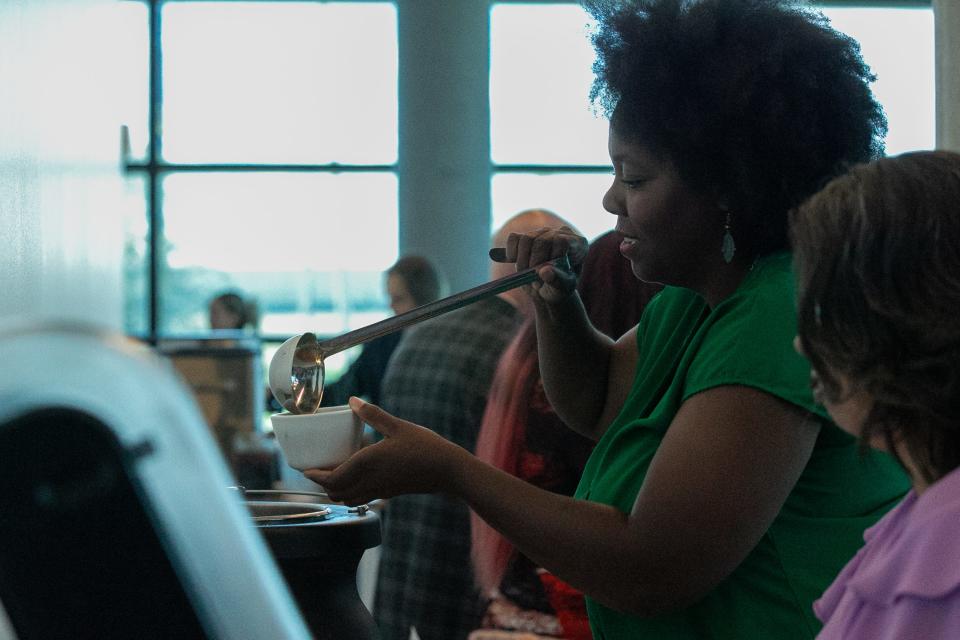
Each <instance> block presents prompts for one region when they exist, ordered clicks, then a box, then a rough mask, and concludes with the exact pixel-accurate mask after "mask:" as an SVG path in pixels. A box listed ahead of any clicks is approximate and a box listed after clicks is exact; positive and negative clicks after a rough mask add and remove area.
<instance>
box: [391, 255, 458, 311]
mask: <svg viewBox="0 0 960 640" xmlns="http://www.w3.org/2000/svg"><path fill="white" fill-rule="evenodd" d="M387 275H395V276H397V277H398V278H401V279H402V280H403V282H404V283H405V284H406V285H407V291H409V292H410V297H412V298H413V300H414V303H416V305H417V306H420V305H424V304H427V303H428V302H433V301H434V300H436V299H437V298H439V297H441V296H442V295H443V294H444V291H445V290H446V282H445V281H444V279H443V275H442V274H441V273H440V271H439V270H438V269H437V267H436V266H434V264H433V262H431V261H430V260H429V259H427V258H424V257H423V256H414V255H410V256H403V257H402V258H400V259H399V260H397V261H396V262H395V263H394V264H393V266H392V267H390V268H389V269H387Z"/></svg>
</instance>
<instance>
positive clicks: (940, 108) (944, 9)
mask: <svg viewBox="0 0 960 640" xmlns="http://www.w3.org/2000/svg"><path fill="white" fill-rule="evenodd" d="M933 11H934V17H935V18H934V19H935V23H936V27H935V34H936V60H937V62H936V65H937V148H938V149H949V150H951V151H960V2H958V1H957V0H933Z"/></svg>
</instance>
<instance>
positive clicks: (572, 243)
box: [505, 227, 588, 303]
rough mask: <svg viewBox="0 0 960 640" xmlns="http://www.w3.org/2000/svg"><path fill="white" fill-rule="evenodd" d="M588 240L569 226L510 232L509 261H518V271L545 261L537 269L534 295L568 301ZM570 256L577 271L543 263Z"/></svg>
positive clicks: (507, 251)
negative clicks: (527, 231) (537, 277)
mask: <svg viewBox="0 0 960 640" xmlns="http://www.w3.org/2000/svg"><path fill="white" fill-rule="evenodd" d="M587 245H588V243H587V239H586V238H584V237H583V236H580V235H578V234H577V233H575V232H574V231H573V230H572V229H571V228H570V227H559V228H542V229H538V230H536V231H533V232H530V233H511V234H510V235H509V236H508V237H507V244H506V247H505V248H506V260H507V262H515V263H516V265H517V270H518V271H522V270H523V269H527V268H529V267H532V266H535V265H538V264H542V265H543V266H542V267H540V269H539V270H538V271H537V275H538V276H539V277H540V281H539V282H535V283H534V284H533V290H534V296H535V298H540V299H541V300H543V301H544V302H548V303H555V302H560V301H561V300H565V299H566V298H568V297H569V296H570V295H571V294H573V292H574V291H576V288H577V274H576V273H575V272H578V271H579V269H578V267H579V266H580V265H581V264H582V263H583V259H584V258H585V257H586V255H587ZM564 255H565V256H567V258H568V259H569V260H570V266H571V267H573V269H574V271H566V270H564V269H558V268H557V267H554V266H553V265H548V264H543V263H545V262H549V261H550V260H553V259H555V258H559V257H561V256H564Z"/></svg>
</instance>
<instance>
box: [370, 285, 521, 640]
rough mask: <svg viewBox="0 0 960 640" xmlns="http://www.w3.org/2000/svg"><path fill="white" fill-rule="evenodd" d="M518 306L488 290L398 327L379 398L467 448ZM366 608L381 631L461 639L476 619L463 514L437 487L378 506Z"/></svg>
mask: <svg viewBox="0 0 960 640" xmlns="http://www.w3.org/2000/svg"><path fill="white" fill-rule="evenodd" d="M519 320H520V315H519V312H518V311H517V310H516V309H515V308H514V307H513V306H512V305H510V304H509V303H507V302H505V301H504V300H502V299H500V298H497V297H494V298H489V299H486V300H481V301H479V302H476V303H474V304H472V305H471V306H469V307H466V308H464V309H460V310H458V311H454V312H452V313H450V314H448V315H446V316H443V317H440V318H436V319H435V320H432V321H430V322H427V323H425V324H423V325H421V326H418V327H416V328H414V329H412V330H409V332H408V333H407V334H406V335H405V336H404V338H403V340H402V341H401V342H400V345H399V346H398V347H397V349H396V351H395V352H394V354H393V357H392V358H391V360H390V364H389V366H388V368H387V371H386V374H385V376H384V379H383V386H382V389H381V397H382V405H383V408H384V409H385V410H387V411H389V412H391V413H393V414H395V415H396V416H398V417H400V418H403V419H404V420H409V421H411V422H414V423H416V424H420V425H423V426H425V427H429V428H430V429H433V430H434V431H435V432H436V433H438V434H440V435H442V436H443V437H445V438H447V439H448V440H451V441H453V442H455V443H456V444H458V445H460V446H462V447H464V448H465V449H467V450H468V451H473V450H474V448H475V446H476V442H477V434H478V432H479V431H480V422H481V419H482V418H483V411H484V407H485V405H486V400H487V392H488V391H489V388H490V382H491V380H492V379H493V373H494V370H495V369H496V366H497V361H498V360H499V359H500V356H501V354H502V352H503V350H504V349H505V348H506V346H507V344H508V343H509V342H510V339H511V338H512V337H513V335H514V333H515V332H516V330H517V328H518V327H519ZM373 609H374V611H373V615H374V618H375V619H376V622H377V624H378V626H379V627H380V633H381V638H382V640H408V638H409V637H410V627H411V626H413V627H416V629H417V633H418V635H419V636H420V638H421V639H422V640H462V639H463V638H465V637H466V636H467V634H468V633H469V632H470V631H471V630H472V629H474V628H476V627H477V626H478V624H479V621H480V613H481V612H480V611H479V601H478V594H477V591H476V587H475V586H474V582H473V572H472V570H471V565H470V516H469V510H468V508H467V506H466V505H465V504H463V503H462V502H460V501H458V500H454V499H451V498H448V497H446V496H441V495H422V494H418V495H407V496H397V497H395V498H391V499H390V502H389V504H388V506H387V509H386V511H385V514H384V523H383V543H382V547H381V557H380V572H379V576H378V580H377V591H376V599H375V602H374V607H373Z"/></svg>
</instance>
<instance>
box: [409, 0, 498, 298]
mask: <svg viewBox="0 0 960 640" xmlns="http://www.w3.org/2000/svg"><path fill="white" fill-rule="evenodd" d="M397 8H398V19H399V27H400V41H399V54H400V87H399V103H400V104H399V108H400V114H399V118H400V149H399V154H400V157H399V160H400V165H399V174H400V198H399V205H400V252H401V254H405V253H420V254H423V255H425V256H428V257H430V258H433V259H434V260H435V261H436V262H437V263H438V265H439V267H440V268H441V269H442V270H443V272H444V274H445V275H446V277H447V280H448V281H449V284H450V287H451V291H458V290H461V289H466V288H468V287H471V286H474V285H476V284H478V283H480V282H484V281H486V280H487V279H488V270H489V264H490V259H489V258H488V257H487V249H488V248H489V242H490V237H489V236H490V106H489V103H490V98H489V89H488V83H489V59H490V45H489V37H490V36H489V31H490V26H489V14H490V8H489V2H488V0H456V1H451V0H399V1H398V2H397Z"/></svg>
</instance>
